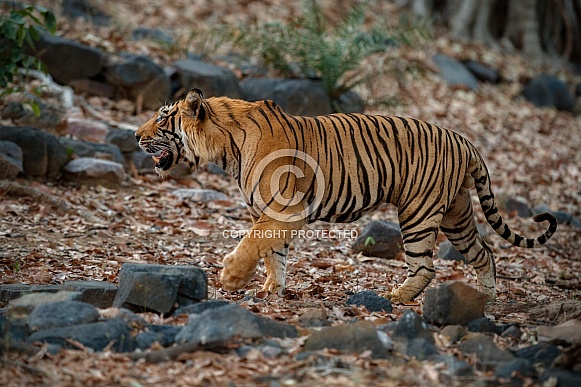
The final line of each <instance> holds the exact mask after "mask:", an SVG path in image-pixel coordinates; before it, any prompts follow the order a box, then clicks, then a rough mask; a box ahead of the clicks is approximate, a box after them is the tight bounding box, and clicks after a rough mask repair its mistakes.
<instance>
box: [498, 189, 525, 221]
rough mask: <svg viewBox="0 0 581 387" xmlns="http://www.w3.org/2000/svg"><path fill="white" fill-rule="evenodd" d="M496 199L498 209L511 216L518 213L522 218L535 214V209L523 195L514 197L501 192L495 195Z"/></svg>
mask: <svg viewBox="0 0 581 387" xmlns="http://www.w3.org/2000/svg"><path fill="white" fill-rule="evenodd" d="M495 199H496V206H497V207H498V209H499V210H500V211H503V212H506V213H507V214H509V215H511V216H513V215H518V216H520V217H521V218H530V217H531V216H533V210H532V209H531V207H530V206H529V203H528V202H527V200H526V199H525V198H523V197H521V196H516V197H512V196H509V195H507V194H504V193H499V194H498V195H496V196H495Z"/></svg>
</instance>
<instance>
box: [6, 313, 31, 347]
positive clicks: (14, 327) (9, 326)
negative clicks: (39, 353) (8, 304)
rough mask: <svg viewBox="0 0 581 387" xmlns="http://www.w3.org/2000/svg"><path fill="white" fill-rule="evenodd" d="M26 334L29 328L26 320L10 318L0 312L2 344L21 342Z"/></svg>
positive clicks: (28, 333)
mask: <svg viewBox="0 0 581 387" xmlns="http://www.w3.org/2000/svg"><path fill="white" fill-rule="evenodd" d="M28 336H30V329H29V328H28V323H27V321H26V320H19V319H11V318H7V317H5V316H4V315H3V314H0V342H2V341H4V345H6V344H9V345H10V344H11V343H22V342H25V341H26V339H27V338H28ZM2 349H4V348H2Z"/></svg>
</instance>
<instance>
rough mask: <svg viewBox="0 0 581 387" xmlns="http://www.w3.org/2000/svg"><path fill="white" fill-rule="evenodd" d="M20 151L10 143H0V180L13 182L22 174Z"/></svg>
mask: <svg viewBox="0 0 581 387" xmlns="http://www.w3.org/2000/svg"><path fill="white" fill-rule="evenodd" d="M22 160H23V157H22V149H20V147H19V146H18V145H16V144H15V143H13V142H12V141H0V180H3V179H7V180H14V179H16V176H18V174H19V173H22V172H24V166H23V165H22Z"/></svg>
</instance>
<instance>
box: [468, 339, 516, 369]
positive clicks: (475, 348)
mask: <svg viewBox="0 0 581 387" xmlns="http://www.w3.org/2000/svg"><path fill="white" fill-rule="evenodd" d="M458 348H459V349H460V350H461V351H462V352H465V353H468V354H475V355H476V358H477V361H478V365H479V367H481V368H482V369H484V370H491V369H494V368H495V367H497V366H498V365H500V364H502V363H505V362H508V361H511V360H513V359H514V355H513V354H512V353H510V352H509V351H506V350H504V349H500V348H498V347H497V346H496V344H495V343H494V339H493V338H492V336H488V335H485V334H481V333H474V334H472V335H471V337H470V338H468V339H467V340H466V341H464V342H462V343H461V344H460V345H458Z"/></svg>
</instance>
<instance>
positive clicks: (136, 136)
mask: <svg viewBox="0 0 581 387" xmlns="http://www.w3.org/2000/svg"><path fill="white" fill-rule="evenodd" d="M140 138H141V136H140V135H139V134H137V133H135V139H136V140H137V142H139V139H140Z"/></svg>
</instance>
